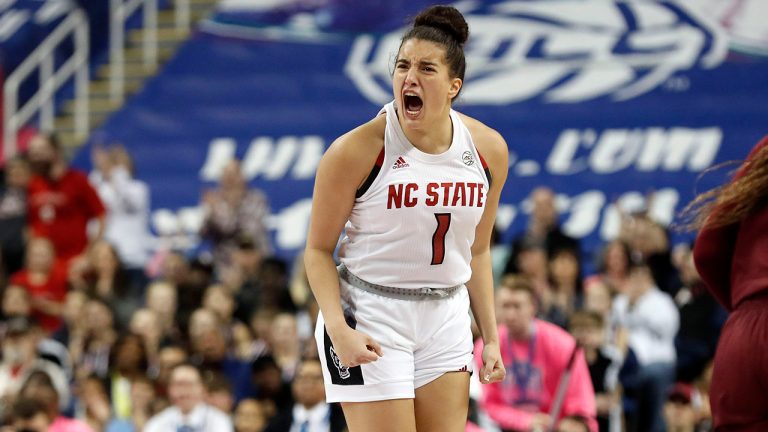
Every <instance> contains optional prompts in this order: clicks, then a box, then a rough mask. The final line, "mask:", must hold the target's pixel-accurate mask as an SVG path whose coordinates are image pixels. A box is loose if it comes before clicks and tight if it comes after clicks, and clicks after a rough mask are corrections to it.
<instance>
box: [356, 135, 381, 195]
mask: <svg viewBox="0 0 768 432" xmlns="http://www.w3.org/2000/svg"><path fill="white" fill-rule="evenodd" d="M382 165H384V147H382V148H381V151H380V152H379V157H378V158H376V163H375V164H374V165H373V168H372V169H371V173H370V174H368V178H366V179H365V182H364V183H363V185H362V186H360V188H359V189H357V192H355V198H360V197H361V196H363V194H365V192H366V191H367V190H368V188H370V187H371V185H372V184H373V181H374V180H376V177H377V176H378V175H379V172H380V171H381V166H382Z"/></svg>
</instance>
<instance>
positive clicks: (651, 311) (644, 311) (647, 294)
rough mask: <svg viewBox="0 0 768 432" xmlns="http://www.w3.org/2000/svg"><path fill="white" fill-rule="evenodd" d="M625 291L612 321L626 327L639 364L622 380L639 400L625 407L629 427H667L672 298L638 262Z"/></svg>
mask: <svg viewBox="0 0 768 432" xmlns="http://www.w3.org/2000/svg"><path fill="white" fill-rule="evenodd" d="M629 275H630V276H629V281H628V283H627V287H626V292H625V293H624V294H621V295H619V296H617V297H616V299H615V300H614V304H613V319H614V321H615V323H616V326H617V327H619V328H625V329H626V330H627V332H628V335H629V348H630V349H631V351H632V353H633V357H634V358H636V360H637V363H638V364H639V370H638V371H637V373H636V374H634V376H632V377H628V378H626V379H624V380H622V382H623V384H624V386H625V394H626V395H627V396H628V397H630V399H632V400H634V401H635V402H636V404H637V410H636V411H634V412H632V411H627V413H626V414H627V423H628V428H629V430H630V431H643V432H656V431H663V430H664V419H663V417H662V408H663V406H664V401H665V400H666V395H667V391H668V389H669V386H670V385H671V384H672V382H673V381H674V377H675V345H674V340H675V335H676V334H677V330H678V327H679V325H680V318H679V314H678V311H677V307H676V306H675V303H674V301H672V298H670V297H669V295H668V294H666V293H664V292H662V291H660V290H659V288H658V287H657V286H656V285H655V283H654V280H653V276H652V274H651V269H650V268H648V266H647V265H646V264H645V263H644V262H642V261H640V262H633V263H632V266H631V268H630V273H629Z"/></svg>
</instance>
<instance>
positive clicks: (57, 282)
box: [10, 260, 67, 333]
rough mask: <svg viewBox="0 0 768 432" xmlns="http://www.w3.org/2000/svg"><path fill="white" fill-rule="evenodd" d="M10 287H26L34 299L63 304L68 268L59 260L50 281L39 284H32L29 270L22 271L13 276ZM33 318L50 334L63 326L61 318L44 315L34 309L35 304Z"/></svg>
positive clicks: (54, 266)
mask: <svg viewBox="0 0 768 432" xmlns="http://www.w3.org/2000/svg"><path fill="white" fill-rule="evenodd" d="M10 285H18V286H21V287H24V288H25V289H26V290H27V292H29V295H30V297H31V298H32V299H36V298H42V299H46V300H50V301H54V302H57V303H61V304H63V303H64V300H65V299H66V297H67V266H66V264H65V263H64V262H63V261H59V260H57V261H56V263H55V264H54V265H53V267H52V268H51V272H50V273H49V274H48V279H46V280H45V282H43V283H39V284H35V283H33V282H32V280H31V278H30V274H29V271H28V270H27V269H21V270H19V271H17V272H16V273H14V274H13V275H12V276H11V280H10ZM32 317H33V318H34V319H35V320H36V321H37V322H38V323H39V324H40V327H42V328H43V330H45V331H46V332H48V333H52V332H53V331H55V330H57V329H58V328H59V327H60V326H61V318H60V317H57V316H54V315H48V314H46V313H43V312H42V311H40V310H38V309H36V308H35V307H34V303H33V307H32Z"/></svg>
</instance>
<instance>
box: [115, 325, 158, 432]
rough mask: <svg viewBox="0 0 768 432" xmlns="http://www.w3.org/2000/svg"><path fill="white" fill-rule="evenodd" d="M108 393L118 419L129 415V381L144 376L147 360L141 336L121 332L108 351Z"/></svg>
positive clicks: (147, 365) (147, 366) (146, 370)
mask: <svg viewBox="0 0 768 432" xmlns="http://www.w3.org/2000/svg"><path fill="white" fill-rule="evenodd" d="M109 361H110V364H109V369H110V374H109V386H108V387H107V388H108V389H109V394H110V396H111V400H112V411H113V412H114V415H115V417H117V418H119V419H128V418H130V417H131V412H132V407H131V383H132V382H133V381H134V380H135V379H137V378H139V377H141V376H146V374H147V372H148V369H149V361H148V359H147V353H146V350H145V348H144V341H143V340H142V338H141V336H139V335H136V334H133V333H125V334H122V335H121V336H120V337H119V338H118V339H117V341H116V342H115V344H114V346H113V347H112V350H111V352H110V359H109Z"/></svg>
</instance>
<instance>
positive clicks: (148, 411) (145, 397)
mask: <svg viewBox="0 0 768 432" xmlns="http://www.w3.org/2000/svg"><path fill="white" fill-rule="evenodd" d="M159 400H161V399H159V398H158V394H157V392H156V391H155V383H154V382H153V381H152V379H151V378H149V377H148V376H138V377H136V378H134V379H133V381H131V418H130V422H131V424H132V426H133V430H134V431H137V432H138V431H143V430H144V426H145V425H146V424H147V421H149V419H150V418H151V417H152V416H153V415H155V414H157V412H156V411H155V403H156V402H157V401H159Z"/></svg>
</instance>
